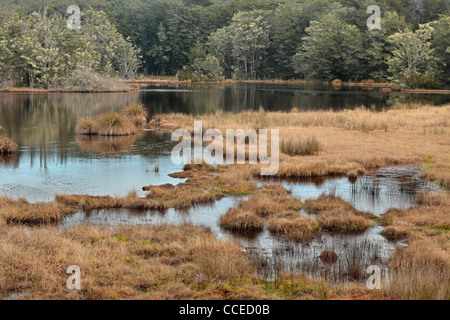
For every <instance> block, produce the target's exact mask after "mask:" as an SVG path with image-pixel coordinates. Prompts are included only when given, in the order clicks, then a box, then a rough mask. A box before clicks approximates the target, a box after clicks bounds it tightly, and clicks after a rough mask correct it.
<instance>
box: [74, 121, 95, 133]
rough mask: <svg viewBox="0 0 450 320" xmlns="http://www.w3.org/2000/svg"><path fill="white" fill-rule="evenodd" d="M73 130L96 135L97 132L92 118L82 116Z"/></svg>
mask: <svg viewBox="0 0 450 320" xmlns="http://www.w3.org/2000/svg"><path fill="white" fill-rule="evenodd" d="M75 131H76V132H77V133H78V134H81V135H87V136H92V135H97V134H98V124H97V122H95V121H94V120H92V119H89V118H82V119H80V120H79V121H78V123H77V127H76V128H75Z"/></svg>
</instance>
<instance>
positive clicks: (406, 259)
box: [383, 233, 450, 300]
mask: <svg viewBox="0 0 450 320" xmlns="http://www.w3.org/2000/svg"><path fill="white" fill-rule="evenodd" d="M390 264H391V275H390V279H389V281H388V283H387V284H386V285H385V286H384V288H383V291H384V294H385V295H387V296H388V297H389V298H392V299H402V300H406V299H410V300H449V299H450V285H449V284H450V239H449V235H448V233H447V234H445V235H440V236H435V237H433V238H425V239H417V240H413V241H410V242H409V245H408V247H406V248H401V249H398V250H397V252H396V254H395V255H394V257H393V259H392V260H391V263H390Z"/></svg>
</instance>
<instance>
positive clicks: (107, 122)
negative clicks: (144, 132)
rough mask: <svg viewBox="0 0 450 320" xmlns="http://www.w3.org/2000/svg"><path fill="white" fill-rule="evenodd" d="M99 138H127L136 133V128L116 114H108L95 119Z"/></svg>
mask: <svg viewBox="0 0 450 320" xmlns="http://www.w3.org/2000/svg"><path fill="white" fill-rule="evenodd" d="M96 122H97V124H98V134H99V135H101V136H129V135H133V134H135V133H136V126H135V125H134V124H133V123H132V122H131V121H130V120H128V119H127V118H125V117H124V116H122V115H121V114H119V113H117V112H108V113H103V114H101V115H99V116H98V117H97V118H96Z"/></svg>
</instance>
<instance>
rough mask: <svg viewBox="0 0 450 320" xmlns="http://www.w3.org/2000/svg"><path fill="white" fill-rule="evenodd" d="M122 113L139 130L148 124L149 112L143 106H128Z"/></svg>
mask: <svg viewBox="0 0 450 320" xmlns="http://www.w3.org/2000/svg"><path fill="white" fill-rule="evenodd" d="M121 113H122V115H124V116H125V117H126V118H127V119H128V120H130V121H131V122H132V123H133V124H134V125H135V126H136V127H138V128H139V127H142V126H144V125H145V124H146V123H147V118H148V111H147V110H146V109H145V107H144V106H143V105H139V104H132V105H129V106H126V107H125V108H123V109H122V111H121Z"/></svg>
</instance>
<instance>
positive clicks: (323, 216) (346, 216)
mask: <svg viewBox="0 0 450 320" xmlns="http://www.w3.org/2000/svg"><path fill="white" fill-rule="evenodd" d="M317 220H318V221H319V224H320V226H321V227H322V229H324V230H327V231H339V232H344V233H351V232H360V231H365V230H367V229H368V228H369V227H370V225H371V220H370V219H369V218H367V217H364V216H360V215H357V214H355V213H354V211H353V210H342V209H336V210H330V211H323V212H320V214H319V215H318V217H317Z"/></svg>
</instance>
